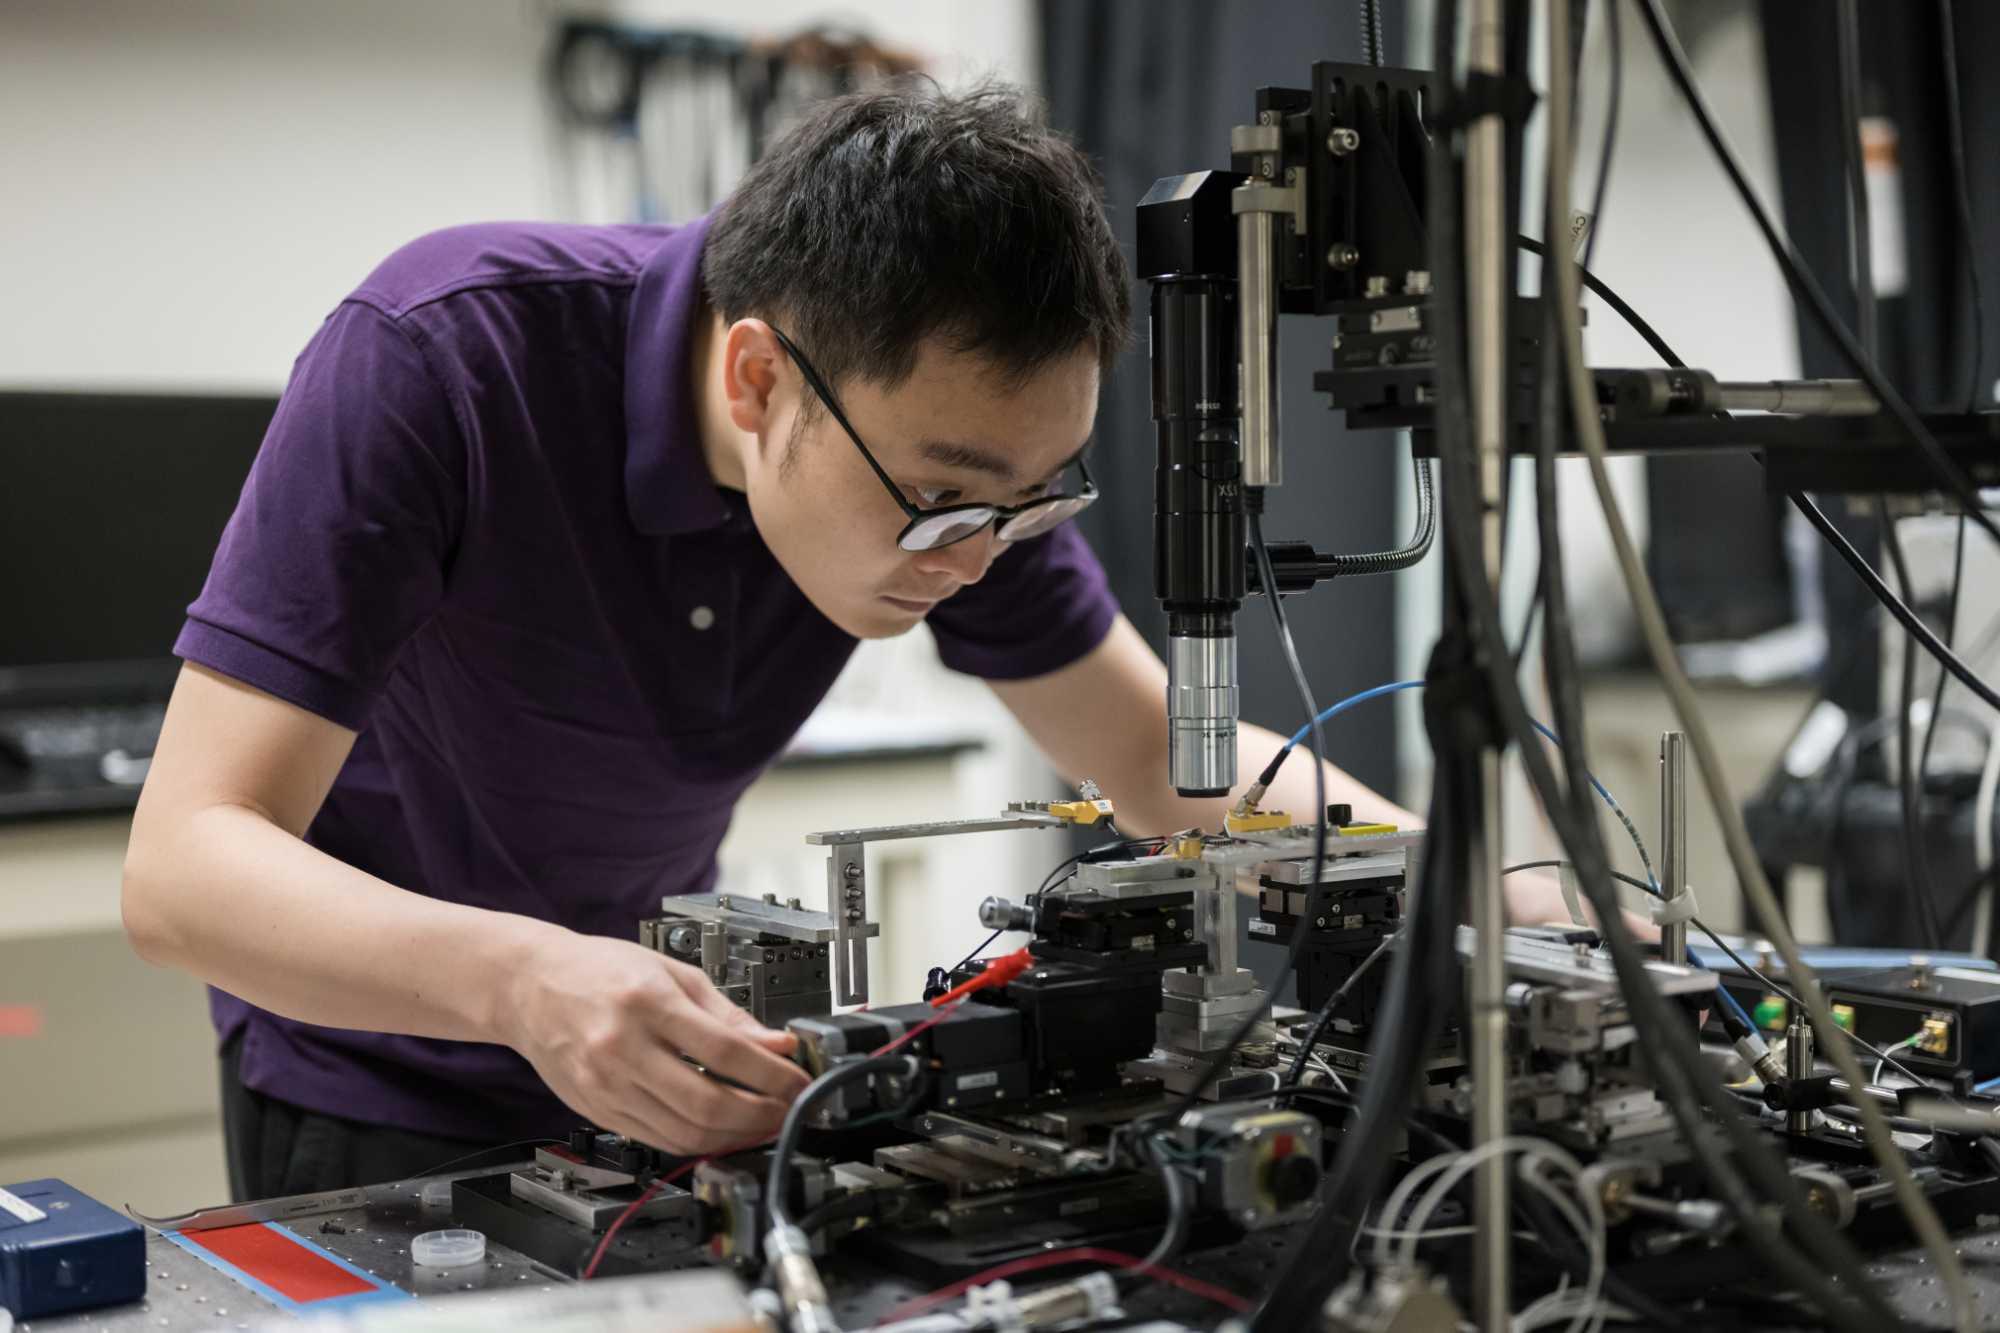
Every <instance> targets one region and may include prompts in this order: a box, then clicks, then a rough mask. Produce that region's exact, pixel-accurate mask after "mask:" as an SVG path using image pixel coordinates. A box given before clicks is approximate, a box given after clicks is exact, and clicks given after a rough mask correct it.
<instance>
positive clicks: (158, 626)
mask: <svg viewBox="0 0 2000 1333" xmlns="http://www.w3.org/2000/svg"><path fill="white" fill-rule="evenodd" d="M276 407H277V399H276V398H275V397H269V396H252V395H241V396H224V395H217V396H186V395H177V394H174V395H169V394H139V393H131V394H127V393H29V392H0V706H6V705H9V704H21V703H26V704H34V703H39V702H44V701H49V702H70V701H88V700H94V699H117V698H130V697H134V696H135V695H136V696H145V695H152V694H160V693H164V691H165V689H166V688H167V686H168V685H169V684H171V682H172V680H173V675H174V672H175V669H176V663H175V661H174V658H173V643H174V636H175V635H176V634H177V633H178V632H179V629H180V626H181V621H182V618H183V616H184V614H185V612H186V610H187V605H188V603H189V602H191V601H193V600H194V597H195V595H196V594H197V593H198V592H200V590H201V585H202V580H203V578H204V577H205V576H206V575H207V572H208V565H209V561H210V560H211V559H212V558H213V557H214V555H215V545H216V541H217V539H218V538H219V537H220V536H221V533H222V528H223V525H224V524H225V523H226V522H227V521H228V519H229V515H230V512H231V511H232V510H233V509H234V508H235V506H236V498H237V495H238V493H239V492H240V491H241V490H242V489H243V479H244V477H245V476H246V475H247V474H248V472H249V470H250V462H251V459H252V458H254V457H255V455H256V452H257V446H258V444H259V443H260V442H261V441H262V440H263V438H264V431H265V428H266V427H267V426H269V425H270V423H271V416H272V413H273V412H274V411H275V410H276Z"/></svg>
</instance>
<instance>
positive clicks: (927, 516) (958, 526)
mask: <svg viewBox="0 0 2000 1333" xmlns="http://www.w3.org/2000/svg"><path fill="white" fill-rule="evenodd" d="M771 332H772V333H774V334H776V335H777V338H778V342H779V344H780V345H781V346H783V347H784V349H785V351H786V353H787V354H788V355H789V356H790V357H791V358H792V363H793V364H794V365H796V366H797V367H798V368H799V374H800V375H801V376H802V377H803V378H804V379H805V382H806V383H807V384H810V385H811V386H812V391H813V392H814V393H816V394H818V395H819V400H820V401H821V402H822V403H824V404H826V410H827V411H829V412H831V413H832V414H833V419H834V420H835V421H837V422H839V423H840V428H841V429H842V430H844V431H846V432H847V438H848V439H850V440H852V441H854V447H855V448H856V449H859V450H860V451H861V456H862V457H863V458H865V459H867V460H868V467H869V469H870V470H871V471H873V472H874V473H875V475H876V476H877V477H878V478H880V479H881V482H882V489H883V490H885V491H887V492H889V496H890V498H891V499H893V500H894V501H895V502H896V504H897V506H898V507H900V508H901V509H902V511H903V513H904V514H905V515H906V516H907V517H908V518H909V520H910V521H909V522H908V523H905V524H904V525H903V530H902V531H901V532H900V533H898V534H897V535H896V545H898V546H900V547H902V548H903V549H904V550H905V551H935V550H937V549H938V548H939V547H940V546H950V545H953V544H954V543H957V542H962V541H964V540H965V539H966V538H968V537H974V536H977V535H978V534H979V533H981V532H983V531H984V530H985V528H986V525H987V524H989V523H997V524H999V525H1000V526H999V537H1000V540H1001V541H1003V542H1020V541H1026V540H1027V539H1028V538H1030V537H1039V536H1041V535H1042V534H1043V533H1045V532H1047V531H1049V530H1050V529H1051V528H1055V527H1058V526H1060V525H1062V524H1063V523H1066V522H1068V521H1069V520H1070V519H1072V518H1075V517H1076V516H1077V515H1078V514H1080V513H1082V512H1083V511H1084V510H1085V509H1088V508H1089V507H1090V504H1091V501H1093V500H1095V499H1096V498H1097V484H1096V483H1095V482H1093V481H1091V479H1090V468H1089V467H1088V466H1087V465H1086V464H1085V463H1084V461H1083V459H1082V458H1081V457H1079V458H1078V459H1077V460H1076V466H1077V471H1078V472H1079V473H1080V474H1081V475H1082V477H1083V490H1082V491H1081V492H1080V493H1078V494H1076V495H1044V496H1042V497H1041V498H1039V499H1035V500H1030V501H1028V503H1026V504H1024V505H1015V506H1008V505H996V504H958V505H943V506H941V507H939V508H936V509H922V508H919V507H918V506H916V505H913V504H911V503H910V502H909V500H907V499H905V498H904V496H903V488H902V487H900V486H898V485H897V484H896V483H895V482H894V481H892V480H891V479H890V477H889V474H888V473H887V472H885V471H883V470H882V465H881V464H880V463H878V462H876V461H875V455H874V454H871V453H869V452H868V446H867V445H865V444H863V443H862V442H861V436H860V433H859V432H857V431H856V430H855V429H854V426H853V424H852V423H851V422H849V421H848V419H847V413H845V412H843V411H841V409H840V401H839V400H838V399H836V398H835V397H834V396H833V390H832V389H831V388H830V387H828V385H827V382H826V381H825V380H823V379H821V378H820V374H819V372H818V371H817V370H814V369H813V366H812V362H810V361H808V360H806V356H805V353H804V352H801V351H800V350H799V349H798V346H797V345H796V344H795V343H793V342H792V340H791V339H790V338H787V337H786V336H785V335H784V334H783V333H782V332H781V331H780V330H778V329H777V328H775V327H774V328H772V329H771Z"/></svg>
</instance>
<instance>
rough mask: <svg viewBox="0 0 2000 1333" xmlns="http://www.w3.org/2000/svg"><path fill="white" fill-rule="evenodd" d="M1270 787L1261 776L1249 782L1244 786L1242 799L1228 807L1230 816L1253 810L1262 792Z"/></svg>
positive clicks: (1261, 796) (1262, 796)
mask: <svg viewBox="0 0 2000 1333" xmlns="http://www.w3.org/2000/svg"><path fill="white" fill-rule="evenodd" d="M1272 767H1274V768H1275V767H1276V765H1275V764H1274V765H1272ZM1270 789H1271V784H1270V783H1269V782H1268V781H1266V780H1265V779H1263V778H1259V779H1257V780H1256V781H1255V782H1253V783H1251V784H1250V785H1249V786H1247V787H1245V788H1244V789H1243V796H1242V799H1241V800H1239V801H1237V802H1236V804H1235V805H1233V806H1231V807H1230V808H1229V813H1230V816H1231V817H1232V818H1233V817H1235V816H1238V815H1247V814H1249V813H1250V812H1251V811H1252V810H1255V809H1256V808H1257V802H1259V801H1261V800H1263V799H1264V793H1265V792H1267V791H1269V790H1270Z"/></svg>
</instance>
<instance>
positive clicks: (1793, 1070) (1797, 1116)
mask: <svg viewBox="0 0 2000 1333" xmlns="http://www.w3.org/2000/svg"><path fill="white" fill-rule="evenodd" d="M1812 1076H1813V1030H1812V1023H1811V1022H1810V1021H1809V1020H1808V1019H1807V1017H1806V1015H1805V1014H1804V1013H1800V1014H1797V1015H1795V1016H1794V1017H1793V1018H1792V1025H1791V1026H1790V1027H1788V1028H1786V1029H1785V1077H1786V1078H1787V1079H1789V1080H1790V1081H1791V1083H1792V1085H1793V1086H1794V1087H1796V1086H1797V1085H1798V1083H1799V1081H1800V1080H1802V1079H1808V1078H1811V1077H1812ZM1812 1127H1813V1113H1812V1112H1811V1111H1789V1112H1787V1113H1786V1115H1785V1129H1786V1131H1787V1132H1788V1133H1792V1134H1810V1133H1812Z"/></svg>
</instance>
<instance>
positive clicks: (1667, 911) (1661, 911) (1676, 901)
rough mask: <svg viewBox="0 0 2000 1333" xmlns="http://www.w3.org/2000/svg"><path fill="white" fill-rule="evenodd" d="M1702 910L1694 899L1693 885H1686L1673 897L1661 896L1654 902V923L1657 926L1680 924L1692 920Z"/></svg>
mask: <svg viewBox="0 0 2000 1333" xmlns="http://www.w3.org/2000/svg"><path fill="white" fill-rule="evenodd" d="M1700 912H1701V908H1700V907H1699V906H1697V905H1696V903H1695V900H1694V889H1693V887H1692V886H1684V887H1683V888H1682V889H1681V891H1680V892H1679V893H1677V894H1675V895H1674V896H1673V897H1671V898H1659V899H1655V900H1654V902H1653V924H1654V925H1656V926H1678V925H1682V924H1684V923H1686V922H1689V921H1692V920H1694V919H1695V917H1696V916H1697V915H1698V914H1699V913H1700Z"/></svg>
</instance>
